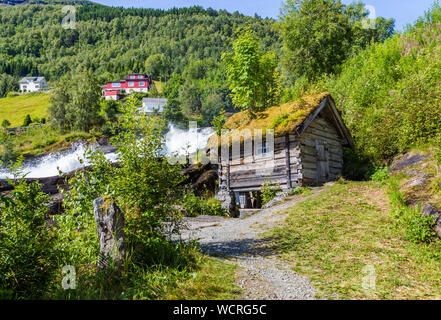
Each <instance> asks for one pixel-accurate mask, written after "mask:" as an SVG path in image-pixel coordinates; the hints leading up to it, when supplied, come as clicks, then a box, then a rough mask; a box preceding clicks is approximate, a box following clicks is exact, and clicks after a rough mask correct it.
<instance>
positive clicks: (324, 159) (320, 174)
mask: <svg viewBox="0 0 441 320" xmlns="http://www.w3.org/2000/svg"><path fill="white" fill-rule="evenodd" d="M315 149H316V151H317V182H318V183H319V184H320V183H323V182H328V181H329V148H328V143H327V142H326V141H321V140H316V141H315Z"/></svg>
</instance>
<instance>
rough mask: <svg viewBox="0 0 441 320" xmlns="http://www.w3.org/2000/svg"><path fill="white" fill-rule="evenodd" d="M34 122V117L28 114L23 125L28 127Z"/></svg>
mask: <svg viewBox="0 0 441 320" xmlns="http://www.w3.org/2000/svg"><path fill="white" fill-rule="evenodd" d="M31 123H32V119H31V116H30V115H28V114H27V115H26V117H25V119H24V121H23V127H27V126H29V125H30V124H31Z"/></svg>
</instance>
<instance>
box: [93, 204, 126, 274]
mask: <svg viewBox="0 0 441 320" xmlns="http://www.w3.org/2000/svg"><path fill="white" fill-rule="evenodd" d="M93 213H94V216H95V223H96V228H97V232H98V239H99V242H100V257H99V261H98V269H99V270H104V269H107V268H108V267H109V266H111V265H112V266H114V267H116V268H118V267H120V266H121V265H122V263H123V261H124V259H125V257H126V243H125V235H124V214H123V212H122V211H121V209H119V208H118V206H117V205H116V204H115V202H114V200H113V199H112V198H110V197H105V198H104V197H100V198H97V199H95V200H94V201H93Z"/></svg>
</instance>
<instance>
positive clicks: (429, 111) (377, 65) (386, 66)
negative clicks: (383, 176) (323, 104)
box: [323, 5, 441, 163]
mask: <svg viewBox="0 0 441 320" xmlns="http://www.w3.org/2000/svg"><path fill="white" fill-rule="evenodd" d="M440 12H441V8H440V6H439V5H437V6H434V7H433V8H432V10H431V11H429V12H428V13H426V17H427V18H425V19H420V21H419V23H418V24H417V25H416V26H415V27H413V28H410V29H409V30H408V31H407V32H406V33H404V34H396V35H395V36H394V37H392V38H389V39H388V40H386V41H385V42H384V43H377V44H372V45H370V46H369V47H368V48H367V49H366V50H364V51H362V52H360V53H359V54H358V55H356V56H354V57H353V58H351V59H350V60H348V61H347V62H346V63H344V64H343V66H342V71H341V73H340V74H338V75H335V76H333V77H331V78H330V80H328V81H326V83H325V84H324V85H323V86H324V87H325V88H326V89H327V90H328V91H329V92H330V93H331V94H332V96H333V97H334V99H335V100H336V103H337V106H339V107H340V108H342V113H343V118H344V120H345V123H346V124H347V125H348V127H349V129H350V130H351V133H352V134H353V136H354V139H355V141H356V145H357V147H358V149H359V152H360V153H361V154H362V155H364V156H367V157H369V158H370V159H371V160H374V161H375V162H376V163H381V162H383V161H384V160H388V159H390V158H391V157H393V156H394V155H396V154H397V153H400V152H404V151H406V150H407V149H408V148H409V147H410V146H412V145H417V144H424V143H427V142H429V141H430V139H431V138H433V137H434V136H436V135H437V134H438V132H439V128H440V125H441V114H440V112H439V107H440V104H439V101H440V99H441V89H440V88H441V73H440V72H439V70H440V68H441V59H440V57H441V45H440V43H439V41H438V40H436V41H434V42H431V44H430V45H429V44H427V43H425V42H424V41H419V40H418V38H419V37H420V36H421V35H422V34H423V35H424V34H426V33H427V32H426V31H427V30H429V29H430V28H432V29H433V28H434V27H433V25H436V24H437V23H438V22H440V21H439V18H440V15H439V13H440ZM439 28H440V27H437V28H436V29H437V30H438V29H439ZM432 32H433V30H432ZM437 32H438V31H437ZM409 39H410V40H409ZM409 41H411V42H412V43H419V45H418V46H417V47H418V49H415V50H418V53H415V54H410V53H408V52H407V51H406V52H403V47H402V46H403V42H405V43H407V42H409ZM415 50H413V49H412V50H411V51H412V52H416V51H415ZM348 84H351V85H348Z"/></svg>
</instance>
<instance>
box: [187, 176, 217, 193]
mask: <svg viewBox="0 0 441 320" xmlns="http://www.w3.org/2000/svg"><path fill="white" fill-rule="evenodd" d="M217 179H218V175H217V172H216V171H214V170H210V171H205V172H204V173H203V174H202V175H201V176H200V177H199V179H198V180H197V181H196V182H195V183H194V184H193V190H194V191H195V193H196V195H197V196H202V195H206V194H211V195H213V194H214V193H215V192H216V187H217Z"/></svg>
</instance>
